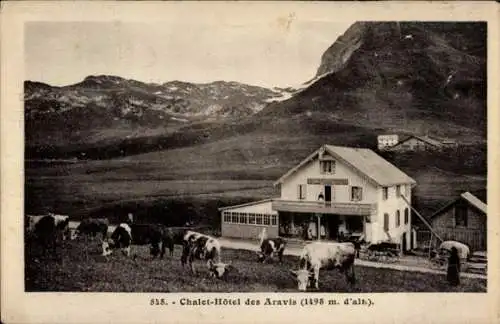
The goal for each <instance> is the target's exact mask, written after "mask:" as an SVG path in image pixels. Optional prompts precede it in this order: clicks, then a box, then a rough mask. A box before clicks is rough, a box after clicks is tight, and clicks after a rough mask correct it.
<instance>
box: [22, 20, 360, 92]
mask: <svg viewBox="0 0 500 324" xmlns="http://www.w3.org/2000/svg"><path fill="white" fill-rule="evenodd" d="M351 24H352V22H331V21H296V20H294V17H293V16H289V17H288V18H286V19H284V20H283V21H281V22H277V25H272V24H255V23H254V24H249V23H246V24H239V25H237V24H232V25H228V24H224V25H223V24H214V23H211V24H210V23H207V22H202V23H196V22H193V21H191V22H186V23H181V24H180V23H175V24H174V23H170V24H169V23H166V22H151V23H144V22H126V23H125V22H119V21H115V22H112V21H108V22H63V21H61V22H29V23H27V24H26V26H25V34H24V37H25V38H24V44H25V51H24V54H25V78H26V79H27V80H31V81H39V82H45V83H48V84H51V85H55V86H62V85H69V84H74V83H77V82H80V81H81V80H83V79H84V78H85V77H86V76H88V75H101V74H106V75H117V76H121V77H124V78H130V79H135V80H139V81H143V82H157V83H163V82H168V81H173V80H180V81H186V82H195V83H207V82H212V81H217V80H225V81H238V82H243V83H247V84H252V85H259V86H264V87H287V86H297V85H300V84H302V83H304V82H306V81H308V80H310V79H311V78H312V77H314V75H315V74H316V70H317V68H318V67H319V64H320V61H321V55H322V54H323V52H324V51H325V50H326V49H327V48H328V47H329V46H330V45H331V44H333V43H334V42H335V40H336V39H337V37H338V36H340V35H342V34H343V33H344V32H345V31H346V29H347V28H348V27H349V26H350V25H351Z"/></svg>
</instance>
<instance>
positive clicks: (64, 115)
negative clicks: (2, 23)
mask: <svg viewBox="0 0 500 324" xmlns="http://www.w3.org/2000/svg"><path fill="white" fill-rule="evenodd" d="M282 91H283V90H280V89H274V90H270V89H266V88H261V87H256V86H250V85H246V84H241V83H238V82H225V81H216V82H212V83H208V84H193V83H187V82H180V81H172V82H167V83H164V84H154V83H143V82H139V81H135V80H126V79H123V78H120V77H116V76H105V75H101V76H89V77H87V78H85V79H84V80H83V81H82V82H80V83H77V84H74V85H70V86H64V87H53V86H50V85H47V84H44V83H39V82H31V81H26V82H25V95H24V100H25V118H26V127H27V131H26V134H27V138H28V141H29V142H30V143H31V144H35V143H44V142H47V143H51V142H55V143H59V144H61V145H64V144H69V143H79V142H86V141H89V140H90V141H92V133H95V132H96V131H98V130H101V133H103V132H102V131H103V130H105V134H101V135H102V136H100V137H99V138H100V139H101V140H105V139H107V138H108V137H109V136H110V135H112V133H113V130H114V129H116V135H117V136H121V135H123V134H124V133H127V132H124V130H125V129H129V130H130V131H134V130H135V131H137V130H141V129H142V130H143V131H140V132H139V133H142V134H144V135H146V134H147V133H148V131H151V130H152V129H156V128H160V129H163V130H164V131H165V130H166V129H167V128H169V127H175V126H179V125H182V124H186V123H189V122H191V121H199V120H207V119H208V120H209V119H211V118H221V117H231V118H234V117H236V118H238V117H243V116H248V115H252V114H254V113H255V112H258V111H259V110H261V109H262V108H263V107H264V105H265V104H266V100H267V99H269V98H272V97H279V96H280V95H281V93H282ZM158 132H159V133H161V131H158ZM61 135H62V136H61ZM108 135H109V136H108ZM125 136H129V137H130V136H135V135H134V134H132V133H130V132H128V133H127V135H125Z"/></svg>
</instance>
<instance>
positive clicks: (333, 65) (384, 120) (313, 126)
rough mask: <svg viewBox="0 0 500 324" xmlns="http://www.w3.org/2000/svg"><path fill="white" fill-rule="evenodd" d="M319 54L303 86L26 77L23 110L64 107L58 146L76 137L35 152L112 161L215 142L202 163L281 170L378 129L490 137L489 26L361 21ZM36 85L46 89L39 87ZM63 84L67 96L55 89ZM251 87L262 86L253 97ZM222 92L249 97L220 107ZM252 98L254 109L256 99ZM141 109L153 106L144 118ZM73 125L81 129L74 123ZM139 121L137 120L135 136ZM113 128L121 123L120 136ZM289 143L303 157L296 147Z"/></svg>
mask: <svg viewBox="0 0 500 324" xmlns="http://www.w3.org/2000/svg"><path fill="white" fill-rule="evenodd" d="M318 63H319V64H318V69H317V71H316V74H315V76H314V77H313V78H312V79H311V80H309V81H307V82H305V83H304V84H302V85H301V86H299V87H295V88H286V89H281V88H274V89H272V90H268V89H261V88H257V89H254V88H250V87H249V86H244V85H240V84H236V83H227V82H222V81H220V82H214V83H210V84H208V85H192V84H189V83H183V82H179V81H174V82H169V83H166V84H163V85H157V84H143V83H140V82H137V81H133V80H124V79H121V78H116V77H102V76H101V77H89V78H87V79H85V80H84V81H83V82H82V83H80V84H77V85H73V86H69V87H63V88H54V87H48V86H46V85H41V84H36V85H35V84H29V83H28V84H26V89H28V90H27V93H26V98H27V103H26V105H27V109H26V114H28V115H29V114H30V110H31V109H32V107H34V105H33V103H36V102H37V101H36V100H41V101H42V102H49V103H50V104H48V105H47V106H45V107H51V108H50V109H54V110H57V111H61V117H59V118H61V120H62V121H66V123H67V124H64V125H70V126H61V125H63V123H60V122H59V123H55V124H54V125H57V127H59V128H60V127H66V129H67V131H65V132H60V131H59V130H57V129H56V131H55V132H53V133H52V136H57V134H65V138H63V139H61V141H60V143H68V141H69V140H68V138H71V136H74V137H75V138H76V139H73V140H71V143H72V145H71V146H68V145H67V146H59V147H56V145H53V144H51V143H59V142H58V141H57V140H53V139H50V138H49V139H48V140H45V146H41V145H38V146H36V145H35V146H33V147H28V150H27V153H28V156H36V157H40V156H42V157H43V156H50V157H57V156H64V157H74V156H79V155H80V154H82V153H83V152H84V153H85V154H86V157H87V158H112V157H123V156H127V155H137V154H141V153H147V152H154V151H164V150H165V149H167V151H164V152H165V153H161V154H159V155H158V156H164V155H165V154H168V152H169V150H172V149H174V148H179V149H180V148H183V147H188V148H190V147H193V148H196V151H197V152H201V151H203V150H204V148H206V147H210V149H209V150H207V151H206V152H208V153H209V154H211V157H210V158H211V159H212V161H214V163H215V162H217V164H216V165H209V164H207V163H202V165H200V166H199V167H203V168H208V169H210V168H211V169H210V170H212V169H217V168H218V167H219V165H220V164H218V163H220V159H219V158H215V156H216V155H217V154H220V156H225V157H228V159H229V160H231V159H232V157H238V159H239V160H238V161H239V162H238V163H243V165H244V163H246V161H251V162H252V163H256V165H257V164H259V163H261V164H259V167H267V166H268V164H267V163H268V162H269V161H272V165H273V167H277V166H284V165H286V166H288V165H290V164H292V163H295V162H296V159H297V158H300V156H304V154H307V152H309V151H311V150H314V149H315V148H317V147H318V146H319V145H321V144H324V143H329V144H336V145H350V146H358V147H373V148H374V147H376V136H377V135H378V134H381V133H387V132H394V133H397V134H401V135H404V134H415V135H423V134H427V135H431V136H437V137H447V138H452V139H455V140H456V141H457V142H458V143H460V144H474V145H481V146H484V145H485V142H486V79H487V78H486V70H487V69H486V24H485V23H481V22H477V23H476V22H474V23H462V22H459V23H456V22H450V23H433V22H401V23H398V22H357V23H354V24H353V25H352V26H351V27H350V28H349V29H348V30H346V32H345V33H344V34H343V35H342V36H340V37H339V38H338V39H337V40H336V41H334V42H333V43H332V45H331V46H330V47H329V48H328V49H327V50H326V51H325V52H324V54H323V55H322V57H321V58H318ZM242 87H244V88H245V89H247V90H246V92H245V91H243V90H241V88H242ZM31 88H36V89H38V90H37V92H40V93H42V95H40V96H39V97H33V96H31V95H30V92H29V89H31ZM235 88H237V89H238V91H236V90H234V91H232V89H235ZM214 89H217V90H214ZM250 89H253V90H250ZM254 90H255V91H256V92H252V91H254ZM51 91H52V92H51ZM47 93H53V96H54V97H51V96H46V94H47ZM60 93H61V94H64V95H63V96H62V97H63V98H61V97H57V94H60ZM183 93H185V96H182V95H181V94H183ZM254 93H259V94H260V95H255V96H252V95H249V94H254ZM83 94H85V95H83ZM70 96H74V97H76V98H73V97H71V99H70ZM176 96H177V97H176ZM226 96H228V97H227V98H226ZM233 96H234V98H235V99H234V101H233V98H232V97H233ZM89 97H92V98H94V99H93V101H92V103H89V102H87V101H86V100H88V99H86V98H89ZM96 97H99V98H100V99H99V100H97V99H95V98H96ZM170 97H174V98H170ZM42 98H43V99H42ZM64 98H66V99H64ZM249 98H257V99H258V100H255V101H252V100H250V99H249ZM153 99H154V100H155V101H153ZM247 99H248V100H249V101H245V100H247ZM65 100H66V101H65ZM176 100H177V101H176ZM224 100H228V101H227V102H231V103H234V102H240V103H242V104H240V105H238V104H233V105H224V106H223V108H220V109H219V106H217V105H221V106H222V104H221V102H226V101H224ZM75 102H78V105H77V104H75ZM215 102H217V103H215ZM255 102H258V104H257V106H252V105H255ZM69 103H71V104H69ZM66 105H70V107H72V109H71V113H69V111H68V112H67V111H65V109H67V108H66V107H67V106H66ZM214 106H215V108H214ZM36 107H37V109H38V110H43V109H41V108H39V107H42V108H43V107H44V106H43V105H37V106H36ZM54 107H55V108H54ZM109 111H113V113H112V114H110V113H109ZM137 112H143V113H144V114H143V115H142V116H141V118H139V119H137V114H138V113H137ZM130 113H131V114H132V115H131V117H130V118H128V117H127V116H129V115H128V114H130ZM159 113H161V114H164V115H160V117H161V116H164V117H163V119H161V118H160V117H158V115H157V114H159ZM147 114H151V117H150V118H148V117H147V116H148V115H147ZM155 114H156V115H155ZM67 115H69V117H65V116H67ZM37 116H38V117H37V118H35V119H32V123H33V124H31V125H34V124H36V125H34V126H32V128H29V127H28V129H29V130H30V133H29V134H28V133H27V135H29V136H27V138H28V144H33V143H37V141H38V138H37V136H40V137H42V136H43V135H44V134H47V132H44V131H42V132H39V133H37V132H36V131H33V130H38V129H43V128H44V127H46V125H49V124H50V123H52V121H53V120H54V117H53V115H51V117H50V118H49V119H47V120H45V119H43V118H41V116H44V115H43V114H40V113H39V114H38V115H37ZM75 116H78V117H77V118H75ZM110 116H112V118H109V117H110ZM210 116H227V117H226V118H213V117H210ZM115 119H117V120H115ZM177 119H184V120H183V121H179V120H177ZM48 120H50V121H51V122H50V123H49V122H48ZM166 120H167V122H166ZM186 121H187V122H186ZM75 123H76V124H77V126H78V127H74V126H72V125H74V124H75ZM130 124H133V125H134V127H135V128H134V129H135V133H134V134H133V136H130V126H129V125H130ZM124 125H125V126H124ZM165 125H166V126H165ZM123 128H125V129H126V130H125V131H123V132H122V131H121V129H123ZM75 129H76V131H75ZM79 129H81V130H82V131H80V132H83V131H85V136H86V137H84V136H81V135H80V134H81V133H78V131H79ZM99 129H104V130H105V131H98V132H97V131H96V130H99ZM107 130H112V136H113V137H112V138H113V140H114V142H111V141H110V140H109V138H111V135H109V134H108V133H107ZM95 132H97V135H95ZM37 134H40V135H37ZM54 134H55V135H54ZM120 136H121V138H120ZM45 138H46V137H45ZM104 138H105V139H107V140H103V139H104ZM255 139H259V140H255ZM65 141H66V142H65ZM75 143H77V144H78V145H76V144H75ZM48 144H51V145H50V146H47V145H48ZM28 146H29V145H28ZM219 147H221V148H220V149H219ZM290 150H293V151H294V157H290V156H289V152H290ZM480 151H481V152H483V151H484V150H482V149H481V150H480ZM261 155H262V156H261ZM295 155H297V157H295ZM148 156H149V158H151V159H155V158H154V157H151V156H150V155H148ZM269 156H272V158H268V157H269ZM137 158H138V159H141V157H140V156H138V157H137ZM160 159H161V158H160ZM479 160H481V159H479ZM269 163H270V162H269ZM191 170H193V168H191ZM279 172H281V170H280V171H279Z"/></svg>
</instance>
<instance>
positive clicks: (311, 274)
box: [291, 242, 356, 291]
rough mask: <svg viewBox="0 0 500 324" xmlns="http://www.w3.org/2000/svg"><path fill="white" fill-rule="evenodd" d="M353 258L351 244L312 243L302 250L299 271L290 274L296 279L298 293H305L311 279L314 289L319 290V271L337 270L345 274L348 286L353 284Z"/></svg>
mask: <svg viewBox="0 0 500 324" xmlns="http://www.w3.org/2000/svg"><path fill="white" fill-rule="evenodd" d="M355 257H356V249H355V248H354V244H353V243H350V242H344V243H336V242H312V243H309V244H307V245H306V246H305V247H304V249H303V250H302V254H301V256H300V265H299V270H297V271H293V270H291V272H292V273H293V274H294V275H295V276H296V277H297V281H298V289H299V290H300V291H305V290H306V289H307V287H308V286H310V282H311V279H313V280H314V283H315V288H316V289H318V288H319V285H318V283H319V270H320V269H326V270H330V269H338V270H340V272H344V273H345V275H346V278H347V281H348V282H349V283H350V284H354V283H355V281H356V278H355V274H354V259H355Z"/></svg>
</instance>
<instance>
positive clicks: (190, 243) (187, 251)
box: [181, 230, 234, 278]
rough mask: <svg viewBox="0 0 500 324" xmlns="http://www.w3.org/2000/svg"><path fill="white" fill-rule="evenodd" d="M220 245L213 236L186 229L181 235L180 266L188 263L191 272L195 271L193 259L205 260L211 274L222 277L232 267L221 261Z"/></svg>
mask: <svg viewBox="0 0 500 324" xmlns="http://www.w3.org/2000/svg"><path fill="white" fill-rule="evenodd" d="M220 252H221V246H220V243H219V241H218V240H216V239H215V238H213V237H211V236H208V235H205V234H201V233H198V232H194V231H190V230H188V231H186V232H185V234H184V237H183V250H182V256H181V263H182V266H185V265H186V264H189V266H190V268H191V272H192V273H193V274H195V273H196V271H195V268H194V264H193V262H194V260H196V259H197V260H206V261H207V266H208V269H209V271H210V274H211V275H212V276H215V277H217V278H224V277H225V276H226V274H227V272H228V271H229V270H231V269H233V268H234V267H233V266H232V265H231V264H228V263H222V262H221V261H220V260H221V254H220Z"/></svg>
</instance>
